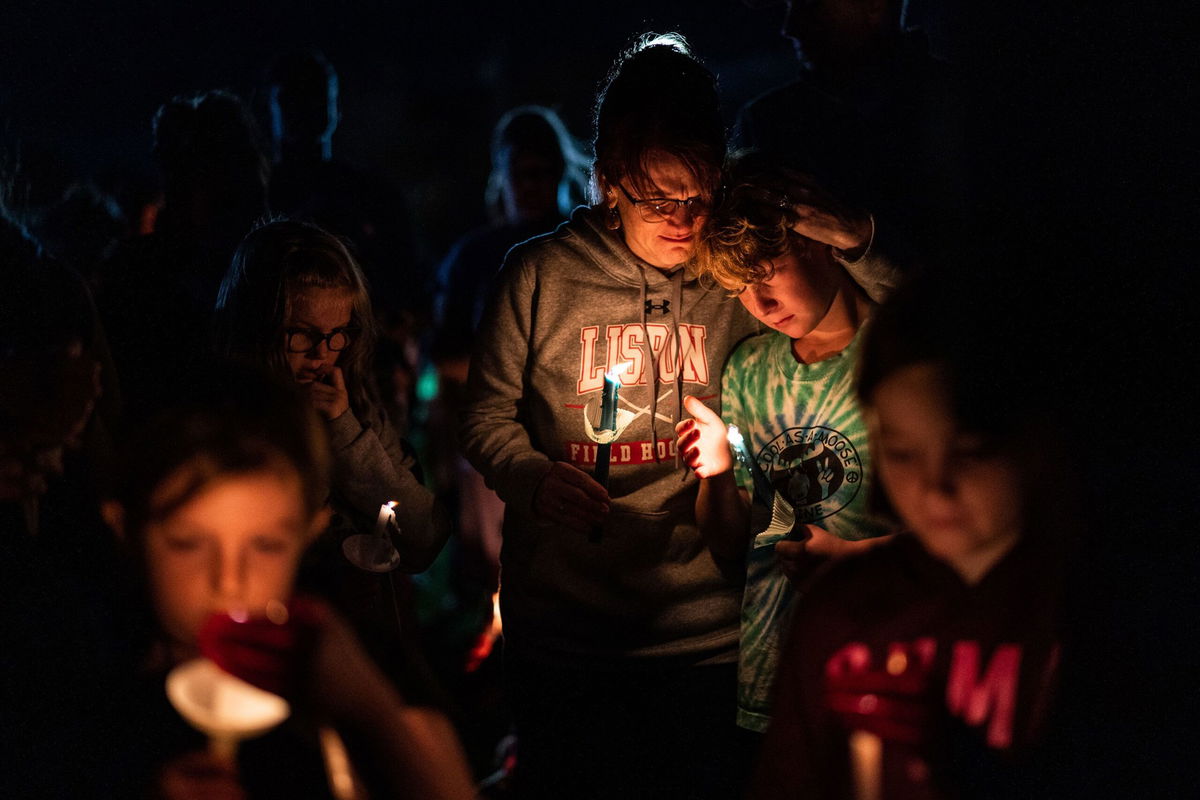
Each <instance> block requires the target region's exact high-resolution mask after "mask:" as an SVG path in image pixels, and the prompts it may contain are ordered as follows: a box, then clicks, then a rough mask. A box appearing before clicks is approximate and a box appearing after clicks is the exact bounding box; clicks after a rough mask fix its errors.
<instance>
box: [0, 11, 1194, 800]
mask: <svg viewBox="0 0 1200 800" xmlns="http://www.w3.org/2000/svg"><path fill="white" fill-rule="evenodd" d="M747 5H751V6H756V5H759V4H756V3H747ZM906 5H908V4H907V3H906V2H903V1H902V0H812V1H809V0H804V2H801V0H788V1H787V2H785V3H782V4H780V5H779V8H778V9H777V11H778V12H779V13H780V14H781V15H782V21H783V24H782V33H783V35H784V36H785V37H786V38H787V39H789V40H790V41H791V42H792V44H793V45H794V48H795V53H796V56H797V59H798V61H799V70H798V77H797V78H796V79H795V80H792V81H790V82H787V83H786V84H784V85H780V86H771V85H770V84H769V83H768V84H764V85H762V86H759V87H756V96H754V99H752V100H750V101H749V102H747V103H745V104H744V105H743V106H742V107H741V108H740V109H737V110H736V114H735V115H733V116H730V115H729V114H728V113H727V110H726V109H727V108H728V106H727V103H726V99H725V98H724V97H723V94H722V92H723V89H722V86H723V83H722V80H723V76H722V75H721V74H720V70H719V69H718V68H716V67H714V66H713V65H712V64H711V63H709V62H707V61H706V59H705V53H704V52H697V51H696V50H695V49H694V48H693V45H692V43H690V42H689V41H688V39H687V38H686V37H685V36H684V35H682V34H679V33H670V32H661V33H656V32H644V31H641V30H630V31H628V33H629V39H628V43H627V45H626V46H625V47H624V48H623V49H621V50H620V52H614V53H612V54H610V55H611V56H612V61H611V67H610V68H609V70H608V72H607V73H606V74H603V75H599V74H598V75H595V76H591V77H592V78H593V79H594V80H593V83H594V84H595V85H597V86H598V87H599V89H598V91H597V93H596V96H595V98H594V106H593V113H592V119H591V128H590V130H587V131H584V130H571V126H570V125H569V124H568V122H567V121H564V118H563V117H562V116H560V114H559V113H558V112H557V111H556V110H555V109H554V108H552V107H550V106H549V105H539V104H524V105H517V106H514V107H512V108H510V109H508V110H507V111H505V112H504V113H503V114H501V115H499V116H498V118H497V119H496V120H495V124H494V128H493V130H492V133H491V139H490V141H481V142H479V143H478V147H479V148H480V149H481V150H486V151H487V153H488V156H489V158H490V163H491V173H490V175H489V177H488V180H487V183H486V186H481V187H479V194H480V196H481V197H482V198H483V205H484V207H485V208H486V212H487V219H486V221H485V222H483V224H481V225H479V226H478V227H476V228H474V229H471V230H465V229H464V230H462V231H461V236H460V238H458V239H457V240H456V241H455V242H454V243H453V244H452V246H450V247H449V248H448V249H447V250H446V252H445V253H444V254H440V255H439V256H438V257H436V258H431V257H430V254H429V253H428V252H427V250H428V242H429V239H428V237H426V236H425V235H424V232H423V231H421V230H420V226H421V222H420V220H422V219H424V217H423V216H422V215H421V214H419V213H417V212H418V211H419V210H420V209H417V208H414V204H415V203H419V202H420V200H419V198H417V197H414V196H412V195H410V196H408V197H407V198H406V197H405V196H404V194H403V193H402V192H401V191H399V190H398V189H397V188H396V187H395V186H392V185H389V183H388V182H387V181H386V180H384V179H383V178H382V176H381V175H380V174H378V173H377V172H376V171H372V170H368V169H362V168H359V167H356V166H352V165H351V164H349V163H347V162H345V161H343V160H342V159H341V158H340V155H339V153H337V152H335V147H334V142H335V141H336V139H335V132H336V131H337V130H338V126H339V122H340V115H341V111H342V109H341V105H340V102H339V94H340V91H341V89H342V88H343V87H341V86H340V85H339V80H340V78H339V74H338V71H337V69H336V64H334V63H332V62H331V60H330V59H329V58H327V57H326V55H325V54H323V53H322V52H321V51H320V50H318V49H315V48H312V47H309V46H308V43H302V42H298V43H297V45H298V46H297V47H296V48H294V49H289V50H287V51H286V52H281V53H279V54H278V55H276V56H274V57H273V59H272V60H271V64H270V68H269V70H268V71H267V72H266V84H267V90H266V92H265V93H264V96H263V97H262V98H260V100H262V101H263V102H264V110H265V112H266V113H265V115H262V114H260V115H257V117H256V114H255V113H254V111H253V110H252V108H251V106H250V105H249V104H248V102H247V98H243V97H240V96H238V95H237V94H236V93H234V92H232V91H229V90H223V89H217V88H213V89H211V90H208V91H202V92H197V93H192V94H186V95H180V96H176V97H169V98H167V97H164V98H162V102H161V106H160V107H159V108H158V109H157V111H156V113H155V114H154V115H153V118H152V119H151V120H147V121H146V122H147V124H148V125H150V126H151V128H152V131H153V150H152V153H151V156H152V158H153V161H154V164H155V167H156V169H157V179H156V181H154V182H152V183H145V184H144V185H143V182H139V181H136V180H130V181H127V182H125V183H123V184H122V183H117V184H112V185H110V186H106V187H105V188H102V187H100V186H99V185H97V184H96V183H94V182H91V181H89V180H86V179H84V177H83V176H80V179H79V180H78V181H77V182H73V183H71V185H70V186H69V188H67V189H66V190H65V192H64V193H63V194H62V196H61V198H56V199H53V200H48V199H46V197H45V194H46V193H45V191H43V189H42V187H38V186H32V185H31V183H30V182H31V181H33V182H36V181H37V179H38V174H37V172H36V171H29V170H26V169H25V168H24V165H22V163H21V160H20V155H19V154H20V151H21V148H20V143H19V142H17V143H15V145H13V146H9V147H8V148H7V150H8V152H9V153H10V154H11V155H6V156H3V160H0V181H3V187H0V212H2V213H0V286H2V287H3V288H2V290H0V375H2V377H0V597H2V598H3V617H2V619H3V627H2V628H0V652H2V653H3V656H2V661H3V667H2V671H0V676H2V677H0V681H2V690H0V691H2V695H0V709H2V712H0V713H2V715H3V716H2V722H0V748H2V749H0V752H3V754H4V755H3V758H0V787H3V789H2V790H0V793H2V794H3V795H4V796H5V797H31V798H32V797H48V798H49V797H93V796H95V797H112V798H126V797H162V798H198V797H231V798H232V797H288V798H301V797H335V798H338V799H339V800H345V799H346V798H365V797H413V798H435V797H436V798H442V797H446V798H451V797H453V798H460V797H461V798H467V797H486V798H513V799H514V800H526V799H528V798H546V799H547V800H549V799H550V798H598V799H599V798H605V799H607V798H651V797H653V798H680V800H686V799H688V798H740V797H752V798H793V797H796V798H801V797H802V798H843V797H845V798H855V800H885V799H891V800H895V799H896V798H960V797H995V798H1013V797H1047V798H1050V797H1055V798H1057V797H1101V796H1110V795H1112V796H1124V797H1128V796H1146V797H1175V796H1188V795H1190V794H1192V793H1195V791H1196V789H1197V787H1198V786H1200V783H1198V781H1200V779H1197V777H1196V771H1195V768H1194V766H1190V765H1189V764H1188V763H1187V761H1188V757H1189V754H1190V753H1191V752H1192V749H1193V748H1192V742H1193V739H1192V736H1191V735H1189V734H1190V733H1191V732H1192V730H1193V729H1194V728H1195V724H1194V720H1195V714H1196V713H1198V711H1200V710H1198V709H1197V704H1196V702H1195V701H1196V698H1197V697H1198V696H1200V693H1197V692H1196V691H1195V688H1194V685H1193V684H1192V679H1191V678H1190V676H1188V675H1187V674H1186V670H1185V669H1184V665H1185V664H1186V659H1184V658H1182V656H1181V654H1180V653H1179V652H1175V651H1174V650H1173V647H1174V645H1172V644H1171V643H1172V642H1177V643H1180V644H1179V648H1178V649H1179V650H1180V651H1182V650H1186V646H1184V645H1183V644H1182V643H1183V642H1186V640H1187V639H1189V638H1191V637H1190V634H1191V631H1192V629H1193V628H1194V625H1192V624H1191V623H1190V622H1189V621H1188V620H1189V619H1190V618H1191V615H1192V612H1193V611H1195V610H1196V607H1195V606H1192V605H1191V601H1194V599H1195V598H1194V597H1192V595H1193V594H1194V588H1193V587H1194V586H1195V585H1196V581H1195V579H1194V577H1193V575H1194V571H1193V569H1192V567H1193V566H1194V563H1193V562H1192V559H1191V557H1190V556H1191V554H1192V548H1191V547H1190V546H1188V545H1186V544H1185V543H1184V540H1185V539H1186V538H1187V537H1184V536H1181V535H1179V532H1180V531H1182V530H1185V529H1186V528H1187V525H1188V520H1189V512H1190V510H1191V506H1192V505H1194V502H1193V500H1194V496H1195V495H1196V494H1197V493H1196V492H1195V491H1194V490H1193V489H1191V488H1190V486H1189V485H1188V481H1187V480H1186V478H1187V476H1188V474H1189V472H1190V471H1189V470H1188V469H1187V464H1188V463H1189V461H1187V460H1185V459H1186V458H1187V447H1188V444H1187V442H1186V440H1185V437H1184V436H1182V435H1176V434H1174V433H1172V431H1174V430H1176V429H1180V430H1181V429H1184V428H1186V427H1187V426H1186V425H1185V424H1183V422H1182V419H1181V418H1182V417H1185V416H1188V413H1184V412H1185V409H1184V408H1183V407H1184V405H1185V404H1184V403H1183V402H1182V400H1181V396H1180V392H1181V389H1179V386H1181V385H1182V384H1183V383H1186V381H1176V380H1175V379H1174V378H1173V377H1172V376H1176V375H1179V374H1181V373H1186V372H1187V363H1188V362H1187V360H1186V357H1185V356H1183V355H1181V354H1180V353H1179V352H1178V350H1179V348H1178V344H1180V343H1183V344H1185V346H1186V344H1187V342H1188V341H1189V339H1188V337H1187V336H1186V335H1184V334H1185V333H1186V330H1187V327H1188V326H1187V325H1186V323H1185V320H1187V319H1190V318H1191V317H1194V315H1188V314H1186V313H1184V312H1182V310H1181V309H1182V304H1183V302H1184V301H1183V299H1182V298H1183V295H1184V294H1185V293H1183V292H1181V291H1179V290H1178V287H1180V286H1181V281H1180V280H1179V277H1178V276H1179V274H1180V273H1179V272H1178V271H1177V270H1176V269H1175V267H1176V266H1177V265H1178V263H1179V258H1180V257H1181V254H1187V255H1190V252H1194V251H1189V249H1188V245H1187V240H1186V239H1185V238H1183V237H1181V236H1179V235H1178V234H1177V232H1176V231H1175V230H1174V228H1172V227H1171V226H1170V222H1171V221H1172V220H1178V219H1181V218H1185V217H1187V216H1188V212H1189V210H1190V211H1191V212H1194V211H1195V201H1194V198H1189V199H1187V200H1182V201H1177V200H1176V199H1175V198H1174V197H1173V196H1171V193H1170V191H1169V188H1170V183H1171V181H1172V180H1174V179H1177V178H1178V177H1179V175H1180V174H1183V175H1187V174H1189V173H1188V171H1187V170H1179V169H1178V168H1177V167H1175V165H1174V164H1173V162H1172V160H1171V159H1170V158H1168V157H1167V155H1168V154H1169V153H1171V152H1173V150H1174V147H1173V145H1174V144H1175V141H1174V139H1173V137H1171V136H1169V135H1164V134H1163V131H1167V130H1170V131H1176V132H1178V130H1179V128H1178V127H1177V126H1176V127H1172V126H1171V125H1157V124H1155V120H1157V119H1159V117H1158V116H1157V115H1159V114H1161V113H1162V112H1163V109H1164V108H1168V107H1170V106H1171V104H1169V103H1166V102H1159V101H1157V100H1153V99H1152V98H1151V97H1149V96H1148V95H1147V94H1146V93H1144V92H1143V91H1142V89H1143V87H1144V85H1145V84H1147V83H1150V82H1154V81H1157V78H1152V79H1146V76H1141V77H1140V78H1139V76H1138V75H1135V74H1134V70H1133V68H1132V67H1131V68H1128V69H1126V68H1119V69H1111V70H1110V69H1109V68H1111V67H1112V61H1113V60H1115V58H1116V53H1117V51H1109V50H1105V48H1103V47H1100V46H1099V45H1097V44H1096V42H1103V41H1109V40H1110V39H1111V38H1114V37H1115V33H1114V32H1115V31H1117V30H1119V29H1120V26H1119V24H1118V23H1117V22H1116V21H1115V20H1110V19H1109V18H1108V17H1101V16H1099V15H1098V12H1097V15H1096V16H1094V17H1089V16H1088V15H1087V14H1081V13H1069V12H1065V11H1064V12H1063V13H1061V14H1060V13H1059V12H1057V11H1053V10H1046V9H1042V10H1041V12H1040V13H1041V16H1039V17H1037V19H1038V21H1039V23H1044V25H1042V27H1039V28H1036V30H1035V29H1034V27H1033V26H1032V25H1025V24H1024V23H1020V22H1019V12H1018V10H1017V9H1012V10H1009V11H1006V12H1000V11H993V12H990V13H982V14H981V15H980V18H979V20H978V21H977V25H976V28H975V32H973V33H972V34H971V35H970V36H966V35H965V31H966V27H964V28H963V31H960V33H964V40H963V41H962V42H960V43H959V44H958V46H957V47H955V48H952V51H953V53H954V55H955V56H956V57H959V56H962V57H964V58H963V59H962V61H961V62H960V61H958V60H956V59H951V60H947V59H945V58H943V57H941V56H939V55H935V54H934V53H932V52H931V49H930V45H929V41H928V40H927V38H926V36H925V34H924V33H923V32H922V31H921V30H920V29H919V28H917V27H913V26H910V25H909V24H908V21H909V20H908V19H907V18H906V15H905V14H906V11H905V7H906ZM926 5H929V4H926ZM935 5H936V4H935ZM1018 5H1020V4H1018ZM757 11H758V12H759V13H769V9H757ZM696 13H697V14H699V13H719V12H718V11H711V12H707V11H704V12H702V10H701V8H700V7H699V6H698V7H697V10H696ZM1130 13H1133V12H1129V11H1128V10H1127V11H1126V12H1125V13H1124V14H1114V15H1113V17H1114V18H1115V17H1120V19H1121V20H1122V21H1125V20H1126V16H1127V15H1128V14H1130ZM1134 16H1136V14H1134ZM964 18H965V15H964ZM1032 19H1034V17H1030V18H1029V20H1032ZM1014 20H1016V21H1014ZM1102 20H1103V21H1102ZM1137 21H1138V24H1139V26H1141V27H1137V28H1136V30H1138V31H1139V33H1138V34H1137V35H1135V34H1134V33H1132V31H1133V30H1135V28H1126V29H1125V30H1127V31H1130V32H1129V33H1128V35H1127V36H1126V38H1125V39H1124V40H1123V41H1122V44H1123V45H1129V46H1132V47H1135V48H1136V47H1138V46H1141V45H1142V44H1143V43H1144V41H1145V40H1146V39H1148V38H1150V34H1148V33H1147V32H1146V31H1147V30H1149V28H1148V26H1150V25H1151V23H1152V22H1153V20H1150V19H1149V17H1145V18H1138V20H1137ZM686 22H687V21H686V20H682V21H681V27H683V28H686V27H687V26H686ZM1108 23H1112V24H1108ZM1139 37H1140V38H1139ZM976 40H977V41H976ZM1101 51H1103V52H1111V53H1113V58H1112V59H1110V58H1107V57H1105V56H1102V55H1099V54H1100V53H1101ZM1153 51H1154V54H1155V55H1157V56H1159V57H1163V61H1164V62H1167V61H1170V59H1171V57H1172V53H1173V50H1172V49H1171V47H1170V44H1169V41H1168V40H1167V39H1166V38H1162V39H1156V41H1155V47H1154V48H1153ZM971 54H974V55H973V57H969V56H971ZM1096 65H1103V66H1104V67H1105V68H1106V69H1096V70H1091V68H1092V67H1094V66H1096ZM1090 70H1091V71H1090ZM742 79H743V80H744V76H743V78H742ZM1164 83H1165V81H1164ZM1155 88H1156V89H1158V88H1160V87H1159V85H1158V84H1156V86H1155ZM564 100H565V98H564ZM575 100H578V98H575ZM560 106H561V104H560ZM1141 111H1145V113H1144V114H1141ZM260 117H261V118H260ZM1130 119H1140V120H1142V124H1141V125H1132V126H1131V125H1127V124H1126V123H1128V121H1129V120H1130ZM1184 138H1186V137H1184ZM429 157H430V158H434V155H433V154H430V156H429ZM1133 165H1136V166H1133ZM110 190H111V191H110ZM1192 216H1193V217H1194V216H1195V215H1194V213H1192ZM1192 221H1193V222H1194V220H1192ZM464 227H466V226H464ZM1186 412H1190V409H1186ZM1164 476H1175V477H1173V478H1166V477H1164ZM189 681H190V683H189ZM256 691H257V692H258V694H256V695H254V694H253V693H254V692H256ZM263 692H265V693H266V694H263ZM238 693H242V694H238ZM246 693H250V694H246ZM238 698H241V699H238ZM246 698H251V699H246ZM279 698H282V699H283V701H285V702H284V705H285V706H286V707H287V709H288V712H289V713H288V714H287V715H285V716H284V717H277V718H275V719H272V720H270V721H269V722H264V723H262V724H258V725H256V724H254V723H249V722H244V719H248V718H249V717H250V716H252V715H253V713H258V711H257V709H269V708H272V707H273V706H271V703H277V702H278V701H279ZM198 708H199V709H200V710H197V709H198ZM205 709H208V710H205ZM263 713H266V712H263ZM221 714H225V715H226V717H221ZM218 717H221V720H220V721H216V722H214V721H213V720H214V719H217V718H218ZM239 719H241V720H243V721H242V722H239ZM206 720H207V721H206ZM239 724H244V725H245V726H246V728H245V730H243V731H241V732H238V733H233V732H232V731H233V730H234V728H237V726H238V725H239Z"/></svg>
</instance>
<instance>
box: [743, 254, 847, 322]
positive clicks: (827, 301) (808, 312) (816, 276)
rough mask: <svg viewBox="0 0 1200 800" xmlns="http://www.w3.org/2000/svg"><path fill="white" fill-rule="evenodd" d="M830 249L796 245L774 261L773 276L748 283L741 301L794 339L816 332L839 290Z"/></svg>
mask: <svg viewBox="0 0 1200 800" xmlns="http://www.w3.org/2000/svg"><path fill="white" fill-rule="evenodd" d="M827 250H828V248H819V247H808V246H804V245H795V246H793V247H792V249H791V250H789V251H788V252H787V253H786V254H785V255H783V256H781V257H780V258H777V259H775V260H774V261H772V262H771V266H772V268H773V271H772V273H771V277H769V278H767V279H766V280H765V281H762V282H760V283H753V284H750V285H748V286H746V287H745V288H744V289H743V290H742V292H741V294H739V295H738V300H740V301H741V302H742V305H743V306H745V307H746V310H747V311H749V312H750V313H751V314H753V315H754V318H755V319H757V320H758V321H759V322H761V323H763V324H764V325H766V326H767V327H770V328H774V329H775V330H777V331H779V332H780V333H783V334H785V335H787V336H789V337H791V338H792V339H800V338H802V337H804V336H807V335H808V334H810V333H812V332H813V331H814V330H815V329H816V328H817V326H818V325H820V324H821V321H822V320H823V319H824V318H825V315H826V314H827V313H828V312H829V307H830V305H831V304H832V303H833V298H834V295H835V294H836V293H837V290H838V281H837V278H836V275H835V270H837V269H840V268H841V267H840V266H838V265H837V264H836V263H834V262H833V261H832V260H831V258H830V256H829V254H828V252H827Z"/></svg>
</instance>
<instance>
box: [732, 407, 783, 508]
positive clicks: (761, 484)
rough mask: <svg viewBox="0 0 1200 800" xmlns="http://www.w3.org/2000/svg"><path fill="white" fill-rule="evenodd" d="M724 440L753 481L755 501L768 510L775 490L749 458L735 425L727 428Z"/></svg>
mask: <svg viewBox="0 0 1200 800" xmlns="http://www.w3.org/2000/svg"><path fill="white" fill-rule="evenodd" d="M725 438H726V439H728V440H729V446H730V447H731V448H732V449H733V455H734V457H735V458H737V460H738V461H740V462H742V466H743V467H745V468H746V469H747V470H748V471H749V472H750V478H751V479H752V480H753V481H754V499H755V501H756V502H758V503H760V504H762V505H764V506H766V507H767V508H770V507H771V502H772V500H771V498H772V497H773V496H774V494H775V490H774V489H772V488H771V482H770V481H769V480H767V476H766V475H764V474H763V471H762V469H760V468H759V466H758V462H757V461H755V460H754V459H753V458H751V457H750V451H749V450H748V449H746V439H745V437H744V436H742V432H741V431H739V430H738V427H737V425H730V426H729V430H728V431H726V433H725Z"/></svg>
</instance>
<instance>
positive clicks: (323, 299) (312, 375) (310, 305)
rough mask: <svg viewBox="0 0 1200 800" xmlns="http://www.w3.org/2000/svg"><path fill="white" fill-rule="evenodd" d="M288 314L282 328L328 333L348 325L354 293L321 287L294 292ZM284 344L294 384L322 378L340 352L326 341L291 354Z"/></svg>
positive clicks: (283, 343)
mask: <svg viewBox="0 0 1200 800" xmlns="http://www.w3.org/2000/svg"><path fill="white" fill-rule="evenodd" d="M288 306H289V307H288V314H287V318H286V319H285V320H284V323H283V327H284V328H285V329H288V328H305V329H308V330H312V331H316V332H317V333H320V334H328V333H332V332H333V331H335V330H337V329H338V328H346V327H349V325H350V319H351V316H350V315H351V311H352V310H353V306H354V296H353V294H351V292H350V291H349V290H348V289H322V288H316V287H309V288H306V289H302V290H301V291H299V292H295V293H293V294H292V295H291V297H290V298H289V302H288ZM281 345H283V346H284V356H285V357H286V359H287V365H288V369H289V370H290V371H291V373H292V377H293V378H295V379H296V382H297V383H311V382H313V381H315V380H322V379H323V378H325V376H326V375H328V374H329V371H330V370H331V369H333V367H334V365H335V364H337V361H338V357H339V356H340V355H341V352H340V351H335V350H330V349H329V343H328V342H325V341H322V342H318V343H317V345H316V346H315V347H313V348H312V349H310V350H307V351H305V352H302V353H293V352H290V351H289V350H288V348H287V347H286V341H285V342H282V343H281Z"/></svg>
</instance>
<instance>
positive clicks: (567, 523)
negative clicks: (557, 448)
mask: <svg viewBox="0 0 1200 800" xmlns="http://www.w3.org/2000/svg"><path fill="white" fill-rule="evenodd" d="M608 508H609V496H608V490H607V489H605V488H604V487H603V486H601V485H600V484H599V483H597V482H596V481H595V479H594V478H592V476H591V475H588V474H587V473H586V472H584V471H583V470H581V469H579V468H577V467H574V466H572V465H571V464H568V463H566V462H564V461H556V462H554V464H552V465H551V466H550V471H549V472H547V473H546V475H545V477H543V478H542V482H541V483H540V484H538V488H537V491H536V492H534V495H533V510H534V512H535V513H536V514H537V515H538V516H539V517H540V518H541V519H542V520H544V521H546V522H550V523H553V524H554V525H558V526H560V527H563V528H567V529H568V530H572V531H578V532H580V533H588V532H590V531H591V530H592V528H593V527H595V526H597V525H600V524H601V523H603V522H604V518H605V517H606V516H607V515H608Z"/></svg>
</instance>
